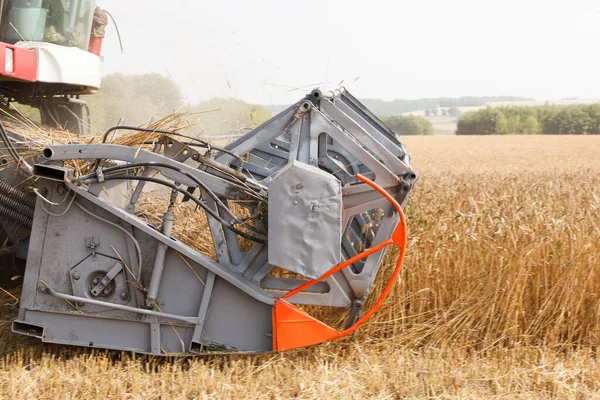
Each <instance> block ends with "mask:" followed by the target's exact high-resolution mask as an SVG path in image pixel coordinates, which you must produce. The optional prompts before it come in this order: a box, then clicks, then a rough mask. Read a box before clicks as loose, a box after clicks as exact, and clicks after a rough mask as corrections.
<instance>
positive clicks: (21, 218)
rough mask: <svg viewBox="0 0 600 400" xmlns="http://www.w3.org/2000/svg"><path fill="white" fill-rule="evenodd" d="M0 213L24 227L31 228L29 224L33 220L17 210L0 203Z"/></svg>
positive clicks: (31, 223)
mask: <svg viewBox="0 0 600 400" xmlns="http://www.w3.org/2000/svg"><path fill="white" fill-rule="evenodd" d="M0 215H3V216H5V217H7V218H10V219H12V220H13V221H16V222H18V223H20V224H21V225H23V226H25V227H26V228H31V226H32V225H33V220H32V219H31V218H29V217H27V216H25V215H23V214H20V213H19V212H18V211H16V210H13V209H11V208H8V207H6V206H5V205H3V204H0Z"/></svg>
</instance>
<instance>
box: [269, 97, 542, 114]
mask: <svg viewBox="0 0 600 400" xmlns="http://www.w3.org/2000/svg"><path fill="white" fill-rule="evenodd" d="M525 100H531V99H528V98H526V97H517V96H483V97H475V96H465V97H433V98H424V99H416V100H404V99H395V100H392V101H384V100H380V99H360V101H361V102H363V104H364V105H365V106H366V107H367V108H368V109H369V110H371V111H372V112H373V113H375V114H376V115H396V114H404V113H409V112H413V111H419V110H426V109H429V110H434V109H438V108H440V107H442V108H453V107H455V108H456V107H478V106H484V105H486V104H487V103H492V102H512V101H525ZM287 107H288V106H286V105H266V106H265V108H266V109H267V110H269V111H271V112H273V113H277V112H280V111H282V110H284V109H285V108H287ZM451 115H452V114H451Z"/></svg>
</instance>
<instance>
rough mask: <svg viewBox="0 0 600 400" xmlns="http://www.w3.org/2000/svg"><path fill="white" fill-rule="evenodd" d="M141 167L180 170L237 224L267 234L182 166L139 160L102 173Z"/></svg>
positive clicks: (107, 169) (106, 169)
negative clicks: (242, 217) (249, 222)
mask: <svg viewBox="0 0 600 400" xmlns="http://www.w3.org/2000/svg"><path fill="white" fill-rule="evenodd" d="M139 167H151V168H168V169H171V170H173V171H176V172H179V173H180V174H182V175H184V176H186V177H188V178H189V179H191V180H192V181H194V182H195V183H196V184H197V185H198V186H199V187H201V188H202V189H204V191H206V193H207V194H208V195H209V196H210V197H211V198H212V199H213V200H214V201H215V203H216V204H217V205H218V206H219V207H221V209H222V210H223V211H225V212H226V213H227V214H228V215H229V216H230V217H231V218H233V220H234V222H235V223H236V224H240V225H244V226H245V227H246V228H248V229H250V230H251V231H253V232H255V233H258V234H263V235H264V234H265V233H266V232H263V231H260V230H258V229H256V228H255V227H253V226H252V225H249V224H246V223H245V221H242V220H241V219H239V218H238V217H237V215H235V214H234V213H232V212H231V210H230V209H229V207H227V206H226V205H225V204H224V203H223V202H222V201H221V199H219V197H218V196H217V195H216V194H215V193H214V192H213V191H212V190H210V188H209V187H208V186H206V184H205V183H204V182H202V181H201V180H200V179H198V178H197V177H195V176H194V175H193V174H191V173H189V172H188V171H185V170H183V169H181V168H177V167H175V166H173V165H169V164H165V163H157V162H137V163H131V164H126V165H117V166H114V167H108V168H103V169H102V173H103V174H109V173H111V172H115V171H123V170H128V169H131V168H139ZM93 175H95V174H89V175H86V176H82V177H79V178H77V180H85V179H89V178H91V177H92V176H93ZM186 193H187V194H186V197H191V195H190V193H189V192H186Z"/></svg>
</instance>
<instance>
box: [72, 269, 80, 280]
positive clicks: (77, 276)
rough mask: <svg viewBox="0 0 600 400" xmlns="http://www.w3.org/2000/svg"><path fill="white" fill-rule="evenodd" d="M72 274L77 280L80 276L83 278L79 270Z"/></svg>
mask: <svg viewBox="0 0 600 400" xmlns="http://www.w3.org/2000/svg"><path fill="white" fill-rule="evenodd" d="M71 276H72V277H73V279H75V280H78V279H79V278H81V276H80V275H79V272H77V271H73V273H72V274H71Z"/></svg>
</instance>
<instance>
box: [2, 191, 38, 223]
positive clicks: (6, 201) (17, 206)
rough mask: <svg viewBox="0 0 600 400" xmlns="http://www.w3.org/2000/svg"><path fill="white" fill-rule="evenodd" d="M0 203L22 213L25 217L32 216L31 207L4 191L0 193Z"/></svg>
mask: <svg viewBox="0 0 600 400" xmlns="http://www.w3.org/2000/svg"><path fill="white" fill-rule="evenodd" d="M0 204H2V205H3V206H5V207H8V208H12V209H13V210H15V211H16V212H18V213H19V214H23V215H24V216H26V217H29V218H33V208H31V207H29V206H28V205H27V204H25V203H23V202H21V201H19V200H17V199H16V198H14V197H9V196H7V195H5V194H4V193H0Z"/></svg>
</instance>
